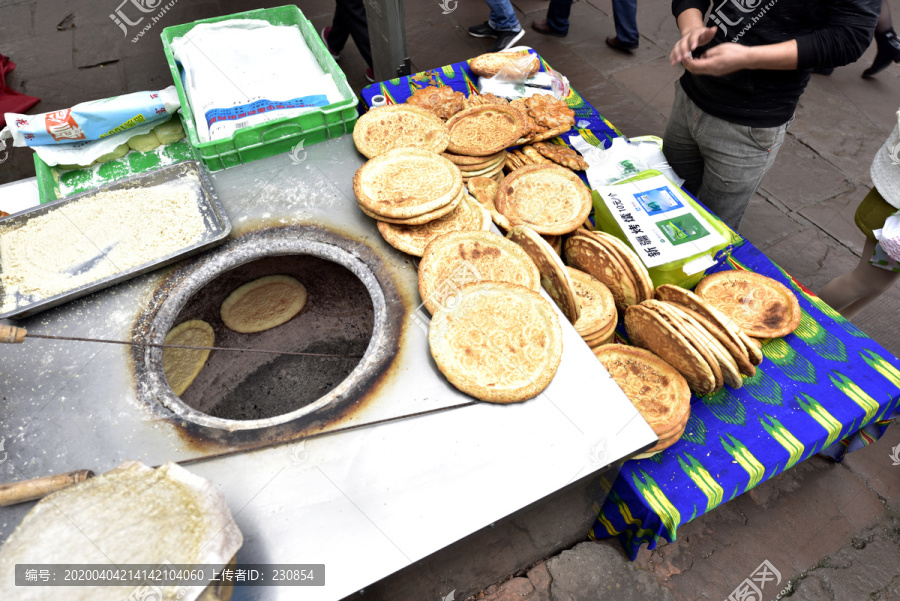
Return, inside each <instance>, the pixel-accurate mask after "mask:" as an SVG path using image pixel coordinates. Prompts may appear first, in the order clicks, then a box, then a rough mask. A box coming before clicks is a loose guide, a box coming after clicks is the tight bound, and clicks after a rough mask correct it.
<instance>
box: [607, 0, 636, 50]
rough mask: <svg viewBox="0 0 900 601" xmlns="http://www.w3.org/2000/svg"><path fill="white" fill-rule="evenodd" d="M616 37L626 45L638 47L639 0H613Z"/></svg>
mask: <svg viewBox="0 0 900 601" xmlns="http://www.w3.org/2000/svg"><path fill="white" fill-rule="evenodd" d="M612 7H613V20H614V21H615V23H616V37H617V38H618V39H619V43H620V44H622V45H623V46H626V47H635V48H636V47H637V45H638V42H640V35H639V34H638V26H637V0H612Z"/></svg>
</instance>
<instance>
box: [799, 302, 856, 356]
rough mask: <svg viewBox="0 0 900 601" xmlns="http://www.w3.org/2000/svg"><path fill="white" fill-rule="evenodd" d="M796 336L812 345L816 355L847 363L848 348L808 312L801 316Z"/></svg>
mask: <svg viewBox="0 0 900 601" xmlns="http://www.w3.org/2000/svg"><path fill="white" fill-rule="evenodd" d="M794 334H796V335H797V337H798V338H800V339H801V340H803V341H804V342H805V343H807V344H808V345H810V346H811V347H812V349H813V350H814V351H816V353H818V354H819V355H821V356H822V357H825V358H826V359H831V360H832V361H840V362H845V361H847V347H846V346H844V343H843V342H841V341H840V340H838V339H837V338H836V337H835V336H834V335H833V334H831V333H830V332H829V331H828V330H826V329H825V328H823V327H822V326H821V325H820V324H819V323H818V322H817V321H815V320H814V319H813V318H812V317H810V316H809V313H807V312H806V311H804V312H803V314H802V315H801V316H800V325H799V326H797V329H796V330H794Z"/></svg>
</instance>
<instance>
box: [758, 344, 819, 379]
mask: <svg viewBox="0 0 900 601" xmlns="http://www.w3.org/2000/svg"><path fill="white" fill-rule="evenodd" d="M762 352H763V355H764V356H765V357H766V359H769V360H770V361H771V362H772V363H774V364H776V365H777V366H778V367H779V368H781V371H782V372H784V375H786V376H787V377H789V378H790V379H792V380H797V381H798V382H806V383H808V384H812V383H814V382H815V381H816V368H815V367H814V366H813V364H812V363H811V362H810V361H809V359H807V358H806V357H804V356H803V355H801V354H799V353H798V352H797V351H795V350H794V348H793V347H791V345H790V344H788V343H787V341H786V340H785V339H784V338H773V339H771V340H769V341H768V342H766V343H765V344H764V345H763V348H762ZM757 373H759V372H757Z"/></svg>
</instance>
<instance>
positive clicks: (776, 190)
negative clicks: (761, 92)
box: [0, 0, 900, 601]
mask: <svg viewBox="0 0 900 601" xmlns="http://www.w3.org/2000/svg"><path fill="white" fill-rule="evenodd" d="M281 4H283V2H281V1H275V2H270V1H265V2H241V1H238V0H203V1H199V2H190V1H188V0H181V1H180V2H176V3H175V4H174V6H173V7H172V8H171V9H170V10H169V12H168V13H167V14H166V15H164V17H163V18H162V19H161V21H160V22H159V23H156V24H155V25H154V27H153V28H152V29H151V30H150V31H149V32H148V33H147V34H146V35H145V36H143V37H141V38H140V39H138V40H137V41H136V42H132V41H131V39H132V37H133V34H134V32H133V31H132V35H129V36H125V35H124V34H123V33H122V31H121V30H120V29H118V28H117V27H116V26H115V24H113V22H112V21H111V19H110V17H109V15H110V13H113V12H114V11H115V10H116V9H117V8H118V7H119V5H120V2H119V0H109V2H108V3H107V2H98V1H96V0H93V1H88V0H41V1H38V0H0V53H2V54H5V55H8V56H10V57H11V58H12V60H13V61H14V62H16V63H17V64H18V67H17V69H16V70H15V71H14V72H13V73H12V74H11V75H10V76H9V77H8V80H7V81H8V84H9V85H10V86H11V87H12V88H13V89H15V90H18V91H21V92H24V93H27V94H31V95H34V96H38V97H40V98H41V99H42V102H41V103H39V104H38V105H37V106H36V107H35V108H34V109H32V110H33V112H43V111H49V110H54V109H59V108H65V107H68V106H71V105H73V104H75V103H77V102H80V101H84V100H90V99H94V98H101V97H106V96H112V95H116V94H121V93H125V92H132V91H137V90H143V89H151V88H161V87H164V86H166V85H168V84H170V83H171V75H170V73H169V71H168V67H167V65H166V61H165V57H164V55H163V52H162V44H161V42H160V40H159V33H160V32H161V30H162V28H163V27H166V26H169V25H175V24H179V23H184V22H189V21H193V20H196V19H200V18H206V17H212V16H218V15H224V14H230V13H234V12H239V11H242V10H249V9H251V8H263V7H271V6H279V5H281ZM448 4H449V5H450V6H452V5H456V8H455V9H454V10H453V11H452V12H451V13H450V14H446V15H445V14H442V12H443V11H442V9H441V6H440V4H439V2H438V1H437V0H431V1H427V2H421V1H417V2H412V1H407V2H406V20H407V40H408V45H409V55H410V58H411V60H412V62H413V65H414V70H416V71H419V70H424V69H431V68H434V67H439V66H442V65H445V64H448V63H452V62H455V61H460V60H464V59H467V58H470V57H472V56H475V55H477V54H480V53H482V52H484V51H486V50H487V48H488V46H489V45H490V40H483V39H475V38H472V37H470V36H468V35H467V34H466V28H467V27H468V26H469V25H473V24H476V23H480V22H482V21H484V20H485V19H486V17H487V12H488V11H487V8H486V6H485V5H484V4H483V3H482V2H480V1H479V0H465V2H463V1H459V2H458V3H457V2H454V1H452V2H450V3H448ZM513 4H514V5H515V6H516V9H517V12H518V14H519V18H520V21H521V23H522V25H523V26H524V27H526V28H528V27H529V26H530V23H531V22H532V21H533V20H535V19H539V18H543V14H544V11H546V7H547V2H546V0H513ZM298 5H299V6H300V8H301V10H303V11H304V13H305V14H306V15H307V17H309V18H310V19H311V20H312V22H313V24H314V25H316V27H317V28H319V29H320V28H321V27H323V26H325V25H328V24H329V23H330V18H331V14H332V12H333V6H334V4H333V3H332V2H328V1H326V0H310V1H301V2H299V3H298ZM891 5H892V7H893V9H894V14H895V15H900V0H891ZM669 7H670V4H669V3H668V2H663V1H662V0H644V1H642V2H640V3H639V5H638V25H639V29H640V31H641V35H642V39H641V46H640V48H639V49H637V50H636V51H635V52H633V53H631V54H624V53H619V52H615V51H613V50H610V49H609V48H607V47H606V46H605V44H604V43H603V39H604V38H605V37H606V36H607V35H611V34H613V33H614V26H613V21H612V16H611V15H612V8H611V0H576V2H575V3H574V5H573V7H572V26H571V29H570V33H569V35H568V36H567V37H566V38H554V37H548V36H542V35H540V34H538V33H536V32H534V31H532V30H531V29H530V28H529V29H528V30H527V33H526V35H525V37H524V38H523V39H522V40H521V43H522V44H526V45H530V46H532V47H534V48H535V49H537V50H538V51H539V52H540V53H541V54H542V55H543V56H544V57H545V58H546V59H547V61H548V62H549V63H550V64H552V65H553V66H554V67H555V68H556V69H558V70H560V71H561V72H563V73H564V74H565V75H566V76H568V78H569V80H570V81H571V83H572V85H573V87H574V88H575V89H576V90H578V91H579V93H581V95H582V96H584V97H585V98H586V99H587V100H588V101H589V102H591V103H592V104H593V105H594V106H596V107H597V108H598V109H599V110H600V112H601V113H602V114H603V115H604V116H605V117H607V118H608V119H609V120H610V121H611V122H612V123H613V124H615V125H616V126H617V127H618V128H619V129H620V131H622V132H623V133H624V134H625V135H628V136H638V135H645V134H653V135H662V132H663V130H664V127H665V122H666V118H667V116H668V113H669V110H670V106H671V103H672V99H673V97H674V89H673V83H674V81H675V80H676V79H677V78H678V77H679V76H680V74H681V70H680V68H676V67H672V66H670V65H669V64H668V60H667V55H668V53H669V50H670V49H671V46H672V44H673V43H674V42H675V41H676V39H677V37H678V33H677V30H676V28H675V24H674V21H673V19H672V17H671V13H670V8H669ZM132 29H136V28H132ZM873 57H874V47H873V48H870V49H869V50H868V51H867V52H866V54H865V55H864V56H863V58H862V59H860V61H858V62H857V63H855V64H853V65H849V66H847V67H844V68H841V69H838V70H836V71H835V73H834V74H833V75H831V76H830V77H824V76H818V75H816V76H813V79H812V81H811V82H810V85H809V88H808V90H807V91H806V93H805V94H804V96H803V98H802V99H801V102H800V106H799V108H798V111H797V115H796V118H795V120H794V122H793V124H792V125H791V128H790V130H789V133H788V136H787V138H786V141H785V145H784V147H783V148H782V150H781V152H780V154H779V157H778V160H777V161H776V164H775V167H774V168H773V169H772V171H771V172H770V173H769V175H768V176H767V177H766V179H765V180H764V181H763V184H762V186H761V188H760V190H759V193H758V194H757V195H756V197H755V198H754V200H753V202H752V203H751V206H750V209H749V211H748V213H747V216H746V218H745V220H744V223H743V226H742V228H741V234H742V235H744V236H745V237H747V238H748V239H749V240H751V241H752V242H753V243H754V244H756V245H757V246H758V247H759V248H760V249H762V250H763V251H765V252H766V253H767V254H768V255H769V256H770V257H771V258H773V259H774V260H775V261H776V262H778V263H779V264H780V265H781V266H782V267H784V268H785V269H786V270H787V271H788V272H789V273H791V274H792V275H793V276H795V277H796V278H797V279H798V280H799V281H800V282H802V283H804V284H805V285H807V286H808V287H809V288H811V289H812V290H813V291H814V292H815V291H818V290H819V289H820V288H821V287H822V286H823V285H824V284H825V283H827V282H828V281H829V280H830V279H831V278H833V277H834V276H836V275H839V274H841V273H844V272H846V271H848V270H849V269H852V268H853V266H855V264H856V263H857V261H858V257H859V252H860V251H861V248H862V243H863V237H862V234H860V232H859V231H858V230H857V229H856V227H855V225H854V224H853V212H854V210H855V208H856V205H857V204H858V202H859V201H860V200H861V199H862V198H863V196H864V195H865V194H866V192H867V191H868V189H869V188H870V186H871V180H870V178H869V174H868V170H869V164H870V162H871V159H872V157H873V155H874V154H875V151H876V150H877V149H878V148H879V147H880V146H881V144H882V143H883V141H884V139H885V138H886V136H887V133H888V132H889V131H890V129H891V127H892V126H893V124H894V123H895V122H896V121H895V115H894V113H895V111H896V110H897V107H898V105H900V67H897V66H895V65H892V66H891V67H890V68H888V69H887V70H886V71H885V72H883V73H881V74H880V75H879V76H878V77H877V78H876V79H873V80H864V79H861V78H860V74H861V73H862V71H863V69H865V68H866V67H867V66H868V65H870V64H871V62H872V58H873ZM340 64H341V67H342V68H343V69H344V71H345V73H346V74H347V76H348V80H349V81H350V84H351V86H352V87H353V88H354V89H355V90H359V89H361V88H362V87H363V86H364V85H365V84H366V82H365V79H364V78H363V71H364V70H365V64H364V63H363V61H362V59H361V58H360V57H359V54H358V53H357V52H356V51H355V48H354V47H353V43H352V41H351V42H349V43H348V45H347V48H346V49H345V51H344V52H343V53H342V57H341V60H340ZM33 175H34V167H33V163H32V159H31V156H30V152H29V151H22V150H20V149H16V151H15V152H12V153H11V154H10V157H9V159H8V160H7V161H6V162H4V163H2V164H0V183H6V182H9V181H15V180H17V179H21V178H25V177H30V176H33ZM853 321H854V323H856V324H857V325H858V326H859V327H860V328H862V329H863V330H864V331H865V332H866V333H868V334H869V335H870V336H872V337H873V338H875V339H876V340H878V341H879V342H880V343H881V344H882V345H884V346H885V347H886V348H887V349H888V350H890V351H891V352H893V353H894V354H898V353H900V337H898V335H897V334H898V332H900V289H898V287H896V286H895V287H894V288H893V289H892V290H890V291H889V292H888V293H886V294H885V295H884V296H883V297H881V298H880V299H878V300H877V301H875V302H874V303H873V304H872V305H871V306H869V307H868V308H866V309H865V310H864V311H862V312H861V313H860V314H859V316H858V317H857V318H855V319H854V320H853ZM897 445H900V429H898V426H897V425H894V426H893V430H889V431H888V433H887V434H886V436H885V438H884V440H882V441H880V442H879V443H877V444H875V445H873V446H870V447H868V448H867V449H864V450H862V451H859V452H857V453H854V454H853V455H851V456H850V457H848V458H847V459H846V460H845V461H844V463H843V464H839V465H836V464H834V463H831V462H829V461H826V460H823V459H820V458H817V457H814V458H812V459H810V460H808V461H806V462H804V463H802V464H800V465H798V466H796V467H794V468H793V469H792V470H790V471H789V472H787V473H784V474H781V475H779V476H777V477H776V478H774V479H772V480H770V481H768V482H765V483H763V484H761V485H760V486H759V487H757V488H756V489H755V490H753V491H751V492H750V493H748V494H745V495H743V496H741V497H739V498H737V499H735V500H734V501H732V502H729V503H727V504H725V505H723V506H722V507H720V508H718V509H716V510H714V511H712V512H711V513H709V514H707V515H704V516H701V517H700V518H697V519H695V520H694V521H693V522H691V523H689V524H687V525H686V526H684V527H683V528H681V529H679V532H678V537H679V538H678V541H676V542H674V543H670V544H668V545H665V546H661V547H660V548H658V549H656V550H654V551H653V552H649V551H646V550H643V551H642V552H641V554H640V555H639V557H638V560H637V561H636V562H634V563H631V562H628V561H627V559H626V558H625V556H624V554H623V553H622V551H621V548H620V547H619V545H618V542H616V541H606V542H602V543H591V542H585V543H581V544H579V545H577V546H575V547H574V548H573V549H571V550H568V551H564V552H563V553H561V554H559V555H558V556H556V557H553V558H550V559H548V560H546V561H545V562H542V563H541V564H538V565H537V566H534V567H533V568H531V569H530V570H528V571H526V572H523V573H521V574H518V575H514V576H512V577H510V579H508V580H507V581H505V582H503V583H497V584H496V585H494V586H492V587H490V588H489V589H487V590H486V591H484V592H483V593H481V594H480V596H479V598H484V599H490V600H493V601H500V600H509V599H517V600H520V601H521V600H534V601H537V600H542V601H543V600H550V599H553V600H554V601H563V600H565V601H569V600H571V601H580V600H582V599H583V600H592V601H598V600H606V599H609V600H616V601H621V600H630V599H635V600H637V599H666V600H668V599H676V600H688V599H690V600H698V599H723V598H727V597H728V596H729V595H730V594H731V591H733V590H734V589H735V587H737V586H738V585H739V584H740V583H741V581H743V579H744V578H747V577H749V575H750V574H751V573H752V572H753V570H754V569H755V568H756V567H757V566H758V565H760V564H761V563H762V561H763V560H768V561H770V562H771V564H772V565H773V566H774V567H775V568H776V569H777V570H778V571H779V572H780V574H781V581H780V583H778V584H779V587H780V588H777V589H775V588H773V590H772V592H771V595H770V598H774V597H775V596H776V594H777V593H778V592H779V591H780V590H782V589H784V595H783V596H784V597H790V598H791V599H804V600H807V599H808V600H817V601H818V600H823V599H835V600H842V601H843V600H850V601H855V600H857V599H860V600H861V599H873V600H875V599H882V600H888V599H895V600H900V466H894V465H893V462H892V460H891V459H890V457H889V454H890V453H891V449H892V448H893V447H895V446H897ZM480 584H484V585H486V584H488V583H480ZM771 586H773V585H772V584H771V583H770V587H771ZM765 592H766V594H767V595H769V593H770V589H769V588H766V589H765Z"/></svg>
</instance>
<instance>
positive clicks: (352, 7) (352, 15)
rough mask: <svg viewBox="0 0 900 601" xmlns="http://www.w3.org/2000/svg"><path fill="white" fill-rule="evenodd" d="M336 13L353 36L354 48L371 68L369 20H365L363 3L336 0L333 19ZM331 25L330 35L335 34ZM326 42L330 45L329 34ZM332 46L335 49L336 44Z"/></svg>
mask: <svg viewBox="0 0 900 601" xmlns="http://www.w3.org/2000/svg"><path fill="white" fill-rule="evenodd" d="M338 13H340V15H341V20H342V23H343V25H344V27H346V30H347V32H348V33H349V34H350V36H352V37H353V43H354V44H356V48H357V49H358V50H359V53H360V54H361V55H362V57H363V60H364V61H366V64H367V65H368V66H369V69H371V68H372V47H371V46H370V45H369V22H368V20H366V5H365V3H364V2H363V0H338V1H337V10H336V11H335V20H337V16H338ZM331 27H332V29H331V35H332V36H333V35H335V33H334V25H332V26H331ZM346 41H347V37H346V35H345V36H344V42H346ZM328 42H329V45H330V44H331V36H329V38H328ZM341 47H343V44H341ZM332 48H336V49H337V46H332Z"/></svg>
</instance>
